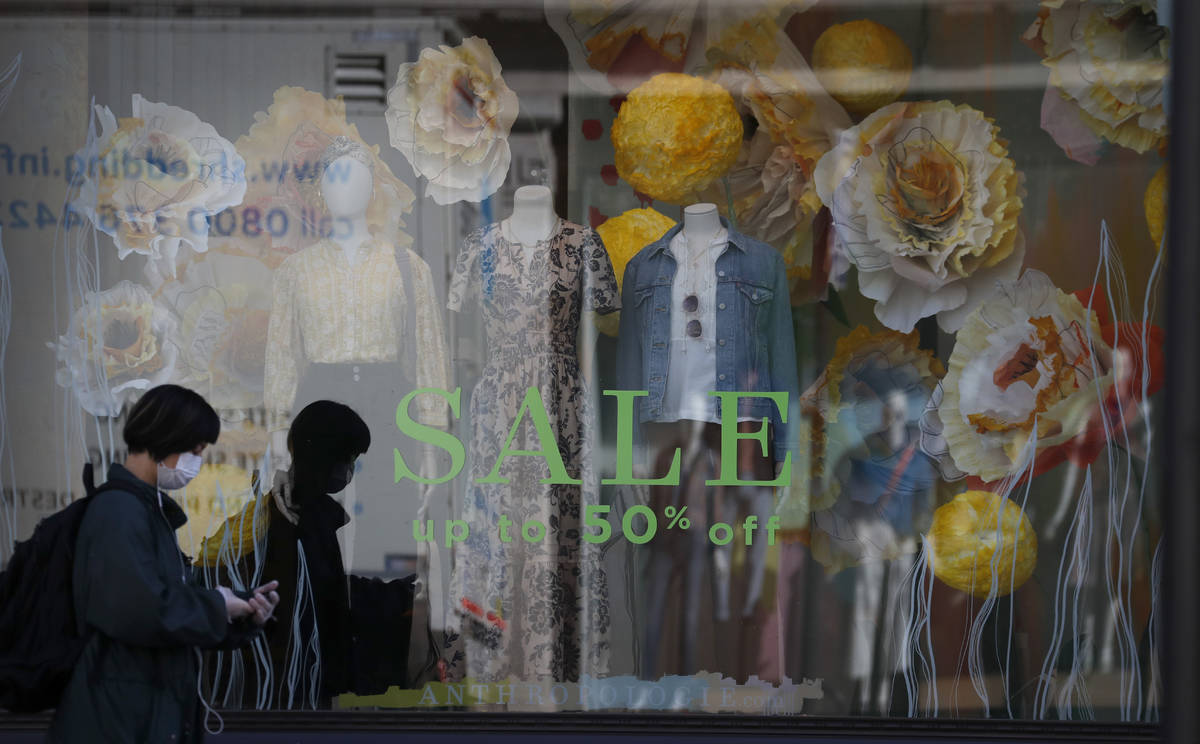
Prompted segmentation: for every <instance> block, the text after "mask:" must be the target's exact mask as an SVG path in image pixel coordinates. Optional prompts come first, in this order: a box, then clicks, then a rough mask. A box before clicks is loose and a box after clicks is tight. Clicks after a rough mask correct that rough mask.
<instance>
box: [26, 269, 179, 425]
mask: <svg viewBox="0 0 1200 744" xmlns="http://www.w3.org/2000/svg"><path fill="white" fill-rule="evenodd" d="M176 329H177V325H176V322H175V319H174V318H172V317H171V314H170V312H169V310H167V308H166V307H164V306H163V305H162V303H159V302H156V301H155V300H154V298H153V297H152V296H151V295H150V291H149V290H147V289H146V288H145V287H142V286H139V285H137V284H134V283H133V282H130V281H127V280H122V281H120V282H118V283H117V284H116V285H115V286H113V287H112V288H111V289H107V290H104V291H103V292H92V293H89V294H88V295H87V296H86V297H85V298H84V301H83V305H82V306H81V307H80V308H79V309H77V310H76V311H75V314H74V315H72V316H71V323H70V326H69V327H68V330H67V333H66V334H65V335H63V336H60V337H59V339H58V342H57V343H51V344H49V346H50V348H52V349H54V350H55V352H56V356H57V359H58V363H59V367H58V371H57V374H56V375H55V379H56V380H57V382H58V384H59V385H60V386H62V387H64V388H68V389H71V390H74V392H75V395H76V397H78V399H79V402H80V405H82V406H83V408H84V410H86V411H87V412H88V413H91V414H93V415H95V416H116V415H118V414H120V412H121V409H122V408H123V407H124V405H125V403H127V402H129V401H131V400H133V399H134V398H135V397H136V396H137V395H138V393H139V392H140V391H143V390H146V389H148V388H151V387H154V386H155V385H160V384H162V383H165V382H168V381H170V379H171V377H172V374H173V373H174V371H175V361H176V358H177V356H178V348H177V346H176V340H175V333H176Z"/></svg>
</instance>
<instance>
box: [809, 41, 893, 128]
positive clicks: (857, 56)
mask: <svg viewBox="0 0 1200 744" xmlns="http://www.w3.org/2000/svg"><path fill="white" fill-rule="evenodd" d="M812 61H813V71H814V72H816V73H817V79H818V80H820V81H821V85H822V86H824V87H825V90H827V91H829V94H830V95H832V96H833V97H834V99H835V100H837V102H838V103H840V104H842V105H843V106H845V107H846V110H847V111H849V112H850V113H852V114H860V115H861V114H869V113H871V112H872V111H874V110H875V109H877V108H880V107H883V106H886V105H888V104H889V103H891V102H892V101H895V100H896V99H897V98H899V97H900V96H902V95H904V91H905V90H907V89H908V81H909V78H911V77H912V52H910V51H909V50H908V47H907V46H906V45H905V44H904V42H903V41H901V39H900V37H899V36H897V35H896V32H895V31H892V30H891V29H890V28H888V27H887V26H884V25H881V24H878V23H876V22H875V21H867V20H860V21H850V22H849V23H839V24H837V25H835V26H830V27H829V28H827V29H825V31H824V32H823V33H822V34H821V35H820V37H818V38H817V43H816V44H815V45H813V55H812Z"/></svg>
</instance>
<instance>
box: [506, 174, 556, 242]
mask: <svg viewBox="0 0 1200 744" xmlns="http://www.w3.org/2000/svg"><path fill="white" fill-rule="evenodd" d="M557 225H558V215H557V214H555V213H554V194H552V193H551V192H550V189H548V188H546V187H545V186H522V187H521V188H519V189H517V191H516V193H515V194H513V212H512V214H511V215H509V217H508V219H506V220H504V222H503V223H502V224H501V225H500V229H501V231H503V233H504V234H505V236H506V237H507V238H508V239H509V240H510V241H512V242H513V243H518V244H520V245H521V246H522V247H523V248H525V250H527V251H528V250H532V249H533V248H534V247H535V246H536V245H537V244H538V243H540V242H541V241H543V240H547V239H548V238H550V236H551V235H553V234H554V228H555V227H557Z"/></svg>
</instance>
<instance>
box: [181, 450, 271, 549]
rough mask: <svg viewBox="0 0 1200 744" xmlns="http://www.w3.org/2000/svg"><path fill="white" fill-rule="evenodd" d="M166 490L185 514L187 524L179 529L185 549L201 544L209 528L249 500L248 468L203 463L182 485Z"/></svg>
mask: <svg viewBox="0 0 1200 744" xmlns="http://www.w3.org/2000/svg"><path fill="white" fill-rule="evenodd" d="M170 493H171V495H172V497H173V498H174V499H175V500H176V501H178V502H179V503H180V504H181V505H182V506H183V507H184V509H186V511H187V513H188V523H187V524H186V525H184V526H183V527H181V528H180V543H181V544H182V545H183V546H184V548H185V549H189V551H190V549H193V548H194V546H198V545H200V544H201V541H203V540H204V538H205V535H206V534H207V533H208V530H209V529H212V528H214V527H216V526H218V525H220V524H222V523H223V522H224V521H225V519H226V517H227V516H228V515H229V514H236V513H237V512H239V511H241V510H242V508H243V507H244V506H245V505H246V503H247V502H248V501H251V500H252V499H253V494H252V493H251V490H250V473H249V471H247V470H245V469H244V468H240V467H238V466H236V465H227V464H215V463H205V464H204V465H202V466H201V467H200V472H199V473H197V475H196V477H195V478H193V479H192V480H191V482H189V483H188V484H187V486H186V487H184V488H182V489H180V490H178V491H172V492H170ZM222 499H223V500H224V502H223V503H222Z"/></svg>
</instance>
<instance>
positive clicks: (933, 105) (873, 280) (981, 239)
mask: <svg viewBox="0 0 1200 744" xmlns="http://www.w3.org/2000/svg"><path fill="white" fill-rule="evenodd" d="M997 135H998V130H997V129H996V127H995V126H994V125H993V124H992V122H991V120H990V119H988V118H986V117H985V116H984V115H983V114H982V113H981V112H980V111H977V110H975V109H973V108H971V107H969V106H965V105H959V106H955V105H953V104H951V103H950V102H948V101H938V102H926V101H922V102H912V103H910V102H898V103H893V104H891V105H888V106H885V107H883V108H881V109H879V110H878V111H876V112H875V113H873V114H871V115H870V116H868V117H867V118H866V119H864V120H863V121H862V122H861V123H860V124H858V125H857V126H854V127H851V128H850V129H847V130H846V131H845V132H843V133H842V136H841V138H840V141H839V142H838V145H837V146H836V147H835V148H834V149H833V150H831V151H830V152H829V153H827V154H826V155H825V156H824V157H822V158H821V161H820V162H819V163H818V164H817V169H816V173H815V176H814V177H815V179H816V183H817V191H818V193H819V194H820V197H821V201H822V202H823V203H824V204H825V205H826V206H828V207H829V208H830V210H831V212H832V214H833V222H834V229H835V231H836V237H837V250H838V251H839V252H842V253H844V254H845V255H846V257H847V258H848V259H849V260H850V262H851V263H853V264H854V265H855V266H856V267H857V268H858V283H859V289H860V291H861V292H862V293H863V295H865V296H866V297H869V298H871V299H873V300H875V301H876V305H875V315H876V317H878V318H879V320H880V321H881V322H882V323H883V324H884V325H886V326H887V327H889V328H894V329H896V330H898V331H902V332H905V333H907V332H908V331H911V330H912V329H913V327H914V326H915V325H916V322H917V321H918V320H920V319H921V318H925V317H928V316H930V315H937V318H938V325H940V326H941V327H942V329H943V330H945V331H948V332H954V331H956V330H958V328H959V326H961V325H962V323H963V320H964V319H965V318H966V316H967V314H968V313H969V312H970V311H971V310H972V309H973V308H975V307H978V306H979V305H980V304H981V303H982V302H983V301H984V300H986V299H987V297H988V296H989V295H990V294H991V293H992V291H993V290H994V287H995V283H996V282H997V281H999V280H1011V279H1015V278H1016V276H1017V273H1018V272H1019V271H1020V267H1021V261H1022V259H1023V257H1024V252H1025V251H1024V240H1023V238H1022V236H1021V232H1020V230H1019V229H1018V228H1017V216H1018V215H1019V214H1020V211H1021V195H1020V177H1019V175H1018V173H1017V171H1016V166H1015V165H1014V163H1013V161H1012V159H1010V158H1009V157H1008V150H1007V149H1006V146H1005V143H1004V142H1003V141H1002V140H1000V139H999V138H998V136H997Z"/></svg>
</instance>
